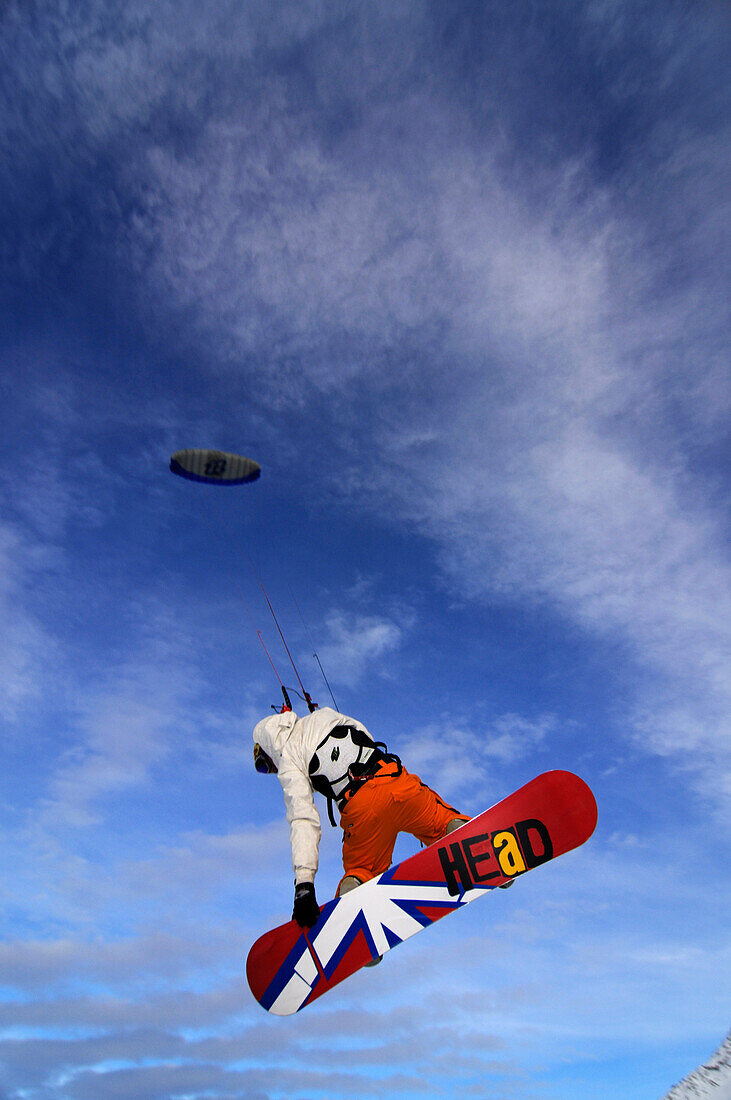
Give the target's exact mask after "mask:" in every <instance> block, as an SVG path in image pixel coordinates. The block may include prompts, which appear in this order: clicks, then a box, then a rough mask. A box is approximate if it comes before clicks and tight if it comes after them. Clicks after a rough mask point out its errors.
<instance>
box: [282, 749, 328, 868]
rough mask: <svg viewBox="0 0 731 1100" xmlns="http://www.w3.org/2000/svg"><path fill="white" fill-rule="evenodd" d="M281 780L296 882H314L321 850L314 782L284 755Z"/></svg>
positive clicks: (320, 830) (320, 831)
mask: <svg viewBox="0 0 731 1100" xmlns="http://www.w3.org/2000/svg"><path fill="white" fill-rule="evenodd" d="M279 782H280V783H281V784H282V790H283V791H284V804H285V807H286V810H287V821H288V822H289V843H290V847H291V849H292V868H293V870H294V880H295V882H296V883H302V882H314V881H315V873H316V871H317V867H318V855H319V849H320V835H321V833H322V828H321V826H320V815H319V814H318V812H317V808H316V806H315V799H314V797H313V792H312V785H311V784H310V780H309V778H308V776H307V775H305V773H304V772H302V771H301V769H300V768H298V767H297V765H296V764H295V763H294V761H293V760H292V759H291V758H288V757H287V756H285V757H284V758H283V759H282V762H281V766H280V768H279Z"/></svg>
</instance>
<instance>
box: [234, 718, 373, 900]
mask: <svg viewBox="0 0 731 1100" xmlns="http://www.w3.org/2000/svg"><path fill="white" fill-rule="evenodd" d="M336 726H352V727H354V728H355V729H357V730H360V731H361V732H362V733H363V734H364V735H365V738H366V740H367V741H368V742H369V743H370V744H373V739H372V738H371V736H370V734H369V733H368V730H367V729H366V728H365V726H364V725H363V724H362V722H357V721H356V720H355V718H349V717H348V716H347V715H346V714H340V713H339V712H338V711H336V710H333V709H332V708H331V707H321V708H320V709H319V710H315V711H313V713H312V714H307V715H305V717H304V718H298V717H297V715H296V714H295V713H294V711H291V710H290V711H285V712H284V713H283V714H272V715H270V716H269V717H268V718H264V719H262V721H261V722H257V724H256V725H255V726H254V735H253V736H254V743H255V744H259V745H261V747H262V749H263V750H264V752H265V753H266V754H267V756H269V757H271V759H272V760H273V762H274V763H275V765H276V767H277V776H278V778H279V782H280V783H281V784H282V791H283V792H284V805H285V807H286V811H287V821H288V822H289V842H290V847H291V849H292V867H293V869H294V879H295V882H298V883H299V882H314V880H315V872H316V871H317V866H318V854H319V848H320V835H321V831H322V830H321V827H320V815H319V813H318V812H317V808H316V806H315V799H314V791H313V787H312V783H311V782H310V765H311V763H312V761H313V757H314V756H315V754H316V753H317V750H318V749H319V750H320V752H319V754H318V762H316V763H317V765H318V766H317V769H316V774H320V775H323V776H325V777H326V778H327V779H328V780H329V781H330V783H331V784H332V786H333V789H334V791H335V793H336V794H339V793H340V791H341V790H342V789H344V787H345V786H346V785H347V783H348V779H347V771H348V768H349V766H350V765H351V764H353V763H356V762H357V763H362V762H364V761H365V760H367V759H368V757H369V756H370V755H371V753H372V752H373V749H372V748H369V747H368V745H367V744H366V745H357V744H354V743H353V742H352V741H351V740H350V739H348V741H347V743H346V742H344V741H343V740H342V738H341V739H339V740H338V742H337V743H335V741H333V745H334V746H335V747H334V748H333V749H332V751H329V746H326V745H325V742H327V740H328V735H329V733H330V731H331V730H333V729H334V728H335V727H336ZM320 757H322V759H320Z"/></svg>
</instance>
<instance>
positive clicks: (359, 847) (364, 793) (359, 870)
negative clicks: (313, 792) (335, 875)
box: [340, 779, 399, 882]
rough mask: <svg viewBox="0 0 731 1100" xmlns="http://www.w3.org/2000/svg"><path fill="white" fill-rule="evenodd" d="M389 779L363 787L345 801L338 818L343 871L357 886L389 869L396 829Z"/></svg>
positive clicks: (397, 827)
mask: <svg viewBox="0 0 731 1100" xmlns="http://www.w3.org/2000/svg"><path fill="white" fill-rule="evenodd" d="M392 782H393V781H392V780H391V779H384V780H378V779H374V780H371V781H369V782H368V783H365V784H364V785H363V786H362V787H361V788H360V790H359V791H357V792H356V793H355V794H354V795H353V797H352V798H351V799H349V800H348V802H347V803H346V805H345V807H344V808H343V811H342V813H341V815H340V824H341V826H342V829H343V870H344V871H345V874H346V876H351V875H354V876H355V877H356V878H357V879H359V881H360V882H366V881H367V880H368V879H369V878H375V876H376V875H380V874H381V872H382V871H387V870H388V868H389V867H390V866H391V860H392V858H393V849H394V845H395V844H396V837H397V836H398V832H399V826H398V824H397V823H396V822H395V819H394V812H393V799H392V797H391V794H390V787H391V784H392Z"/></svg>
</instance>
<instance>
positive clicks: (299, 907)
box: [292, 882, 320, 928]
mask: <svg viewBox="0 0 731 1100" xmlns="http://www.w3.org/2000/svg"><path fill="white" fill-rule="evenodd" d="M319 917H320V906H319V905H318V904H317V898H316V897H315V886H314V883H312V882H300V883H298V884H295V888H294V910H293V912H292V920H296V921H297V924H298V925H299V926H300V928H312V926H313V924H317V922H318V920H319Z"/></svg>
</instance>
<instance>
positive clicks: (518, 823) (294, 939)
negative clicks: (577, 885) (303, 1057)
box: [246, 771, 597, 1016]
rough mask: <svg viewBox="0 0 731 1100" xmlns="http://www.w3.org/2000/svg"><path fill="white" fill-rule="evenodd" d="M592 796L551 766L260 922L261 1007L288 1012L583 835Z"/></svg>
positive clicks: (255, 976)
mask: <svg viewBox="0 0 731 1100" xmlns="http://www.w3.org/2000/svg"><path fill="white" fill-rule="evenodd" d="M596 822H597V806H596V801H595V799H594V795H593V794H592V792H591V790H590V789H589V787H588V786H587V785H586V783H585V782H584V781H583V779H580V778H579V777H578V776H577V775H574V774H573V773H572V772H566V771H550V772H544V773H543V775H539V776H537V777H536V778H535V779H532V780H531V781H530V783H526V785H525V786H524V787H521V788H520V789H519V790H517V791H515V792H514V793H513V794H510V795H508V796H507V798H504V799H503V800H502V801H501V802H498V803H497V804H496V805H495V806H492V807H491V808H490V809H489V810H485V811H484V813H481V814H479V815H478V816H477V817H474V818H472V820H471V821H468V822H465V824H464V825H462V826H460V828H458V829H456V830H455V831H454V832H452V833H450V834H449V835H448V836H446V837H444V838H443V839H442V840H439V841H436V842H435V843H434V844H431V845H429V847H428V848H424V849H423V850H422V851H420V852H417V853H416V854H415V855H413V856H409V857H408V858H407V859H405V860H402V861H401V863H397V864H394V865H393V866H392V867H390V868H389V869H388V870H387V871H384V872H383V874H381V875H378V876H377V877H376V878H373V879H370V880H369V881H368V882H364V883H362V884H361V885H360V886H357V887H356V888H355V889H354V890H351V891H349V892H348V893H347V894H344V895H343V896H342V897H339V898H333V899H332V900H331V901H329V902H327V904H325V905H324V906H322V907H321V910H320V918H319V920H318V922H317V924H316V925H315V926H314V928H311V929H302V928H300V927H299V925H297V924H296V922H295V921H293V920H292V921H288V922H287V923H286V924H282V925H280V926H279V927H278V928H274V929H272V930H271V931H270V932H265V933H264V935H263V936H260V938H259V939H258V940H257V941H256V943H255V944H254V945H253V946H252V948H251V950H250V951H249V955H248V958H247V960H246V976H247V980H248V982H249V987H250V989H251V991H252V993H253V994H254V997H255V998H256V999H257V1001H258V1002H259V1004H261V1005H262V1006H263V1007H264V1008H265V1009H267V1011H268V1012H272V1013H273V1014H274V1015H279V1016H288V1015H290V1014H292V1013H294V1012H298V1011H299V1010H300V1009H301V1008H304V1007H305V1005H307V1004H310V1003H311V1002H312V1001H314V1000H316V998H318V997H321V996H322V994H323V993H326V992H327V991H328V990H329V989H332V988H333V986H336V985H338V984H339V982H341V981H343V980H344V979H345V978H347V977H349V976H350V975H351V974H354V973H355V972H356V971H357V970H360V968H361V967H362V966H365V964H366V963H368V962H370V961H371V960H372V959H374V958H377V957H378V956H379V955H383V954H385V952H386V951H390V950H391V948H392V947H396V946H397V944H399V943H401V942H402V941H403V940H405V939H409V938H410V937H411V936H413V935H415V934H416V933H417V932H420V931H421V930H422V929H423V928H427V927H428V926H429V925H430V924H433V923H434V922H435V921H437V920H441V918H442V917H444V916H446V915H447V913H451V912H453V911H454V910H455V909H461V908H462V907H463V906H465V905H467V904H469V903H470V902H471V901H474V900H475V899H476V898H478V897H480V896H481V895H482V894H484V893H486V892H487V891H489V890H493V889H495V887H497V886H502V885H504V884H505V883H506V882H508V881H510V880H511V879H514V878H517V877H518V876H519V875H523V874H525V873H526V872H527V871H530V870H532V869H533V868H534V867H538V866H540V864H542V863H547V862H548V861H549V860H551V859H555V858H556V857H557V856H560V855H563V853H564V852H569V851H571V849H572V848H578V847H579V846H580V845H581V844H583V843H584V842H585V841H586V840H588V839H589V837H590V836H591V834H592V833H593V832H594V829H595V827H596Z"/></svg>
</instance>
